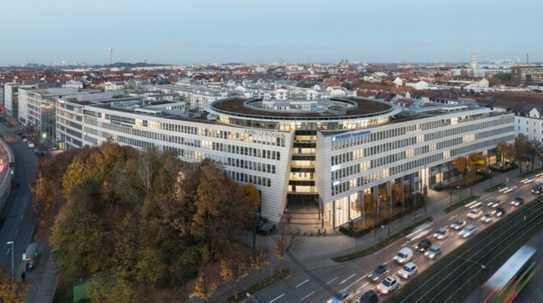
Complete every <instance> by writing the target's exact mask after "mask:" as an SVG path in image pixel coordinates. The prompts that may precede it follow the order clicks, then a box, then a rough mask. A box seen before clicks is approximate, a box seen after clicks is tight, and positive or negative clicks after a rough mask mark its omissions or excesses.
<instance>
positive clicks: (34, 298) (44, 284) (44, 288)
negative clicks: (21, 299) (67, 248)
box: [19, 245, 57, 303]
mask: <svg viewBox="0 0 543 303" xmlns="http://www.w3.org/2000/svg"><path fill="white" fill-rule="evenodd" d="M42 247H43V245H42ZM38 262H39V263H38V265H37V266H36V268H35V269H34V270H32V271H30V272H27V274H26V283H28V284H29V285H30V288H29V289H28V293H27V296H26V302H27V303H51V302H53V299H54V297H55V291H56V289H57V276H56V272H57V269H56V266H55V262H53V258H52V256H51V252H50V250H49V249H48V248H47V247H45V248H43V251H42V255H41V256H40V260H39V261H38ZM19 278H20V275H19Z"/></svg>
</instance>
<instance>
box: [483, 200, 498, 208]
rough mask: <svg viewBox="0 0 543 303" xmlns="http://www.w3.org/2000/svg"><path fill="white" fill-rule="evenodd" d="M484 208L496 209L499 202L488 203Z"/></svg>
mask: <svg viewBox="0 0 543 303" xmlns="http://www.w3.org/2000/svg"><path fill="white" fill-rule="evenodd" d="M486 206H488V207H490V208H496V207H498V206H500V202H499V201H490V202H488V203H487V204H486Z"/></svg>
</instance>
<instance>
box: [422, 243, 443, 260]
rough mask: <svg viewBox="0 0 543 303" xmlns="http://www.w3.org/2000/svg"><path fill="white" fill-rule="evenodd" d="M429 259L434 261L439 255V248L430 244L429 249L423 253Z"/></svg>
mask: <svg viewBox="0 0 543 303" xmlns="http://www.w3.org/2000/svg"><path fill="white" fill-rule="evenodd" d="M424 255H425V256H427V257H428V258H430V259H432V260H433V259H435V258H436V257H437V256H439V255H441V246H439V245H437V244H432V246H430V248H429V249H428V250H427V251H426V252H425V253H424Z"/></svg>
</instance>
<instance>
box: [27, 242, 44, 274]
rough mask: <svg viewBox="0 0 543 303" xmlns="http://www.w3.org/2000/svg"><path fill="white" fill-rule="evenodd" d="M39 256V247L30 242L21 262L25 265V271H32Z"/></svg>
mask: <svg viewBox="0 0 543 303" xmlns="http://www.w3.org/2000/svg"><path fill="white" fill-rule="evenodd" d="M39 256H40V247H39V246H38V243H36V242H32V243H30V244H28V246H27V247H26V250H25V252H24V253H23V262H24V263H25V268H26V269H29V270H30V269H33V268H34V267H36V265H37V263H38V258H39Z"/></svg>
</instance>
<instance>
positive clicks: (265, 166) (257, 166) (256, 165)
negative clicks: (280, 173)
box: [225, 158, 275, 174]
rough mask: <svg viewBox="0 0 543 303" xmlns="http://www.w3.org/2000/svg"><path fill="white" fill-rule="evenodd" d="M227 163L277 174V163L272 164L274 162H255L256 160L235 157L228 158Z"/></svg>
mask: <svg viewBox="0 0 543 303" xmlns="http://www.w3.org/2000/svg"><path fill="white" fill-rule="evenodd" d="M225 164H226V165H228V166H232V167H240V168H244V169H250V170H254V171H259V172H264V173H269V174H275V165H272V164H266V163H261V162H254V161H249V160H243V159H234V158H228V159H227V161H226V163H225Z"/></svg>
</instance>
